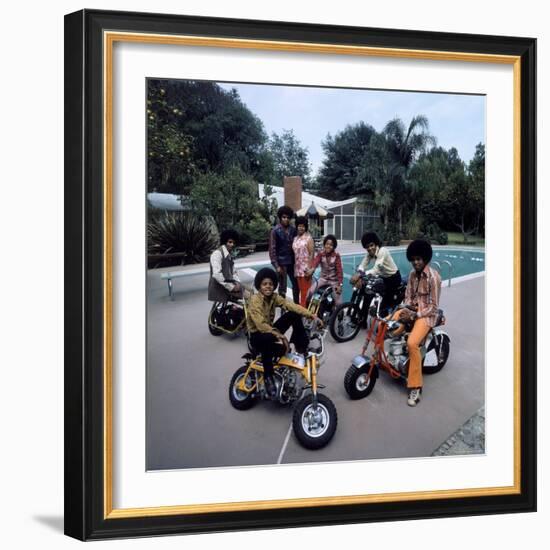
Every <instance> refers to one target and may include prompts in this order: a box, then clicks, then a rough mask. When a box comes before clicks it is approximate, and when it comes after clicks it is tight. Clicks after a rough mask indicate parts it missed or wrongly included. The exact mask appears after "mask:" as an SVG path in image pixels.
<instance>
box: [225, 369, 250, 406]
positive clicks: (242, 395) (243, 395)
mask: <svg viewBox="0 0 550 550" xmlns="http://www.w3.org/2000/svg"><path fill="white" fill-rule="evenodd" d="M247 370H248V367H247V366H246V365H244V366H243V367H240V368H239V369H237V370H236V371H235V374H234V375H233V376H232V377H231V382H230V383H229V401H230V402H231V405H233V407H235V409H237V410H239V411H246V410H247V409H250V407H252V405H254V397H252V393H247V392H244V391H242V390H240V389H239V388H238V387H237V384H239V382H240V381H241V380H242V379H243V378H244V377H245V376H246V371H247ZM253 384H254V382H253V380H252V379H251V376H250V375H248V379H247V380H246V385H247V386H248V387H251V386H252V385H253Z"/></svg>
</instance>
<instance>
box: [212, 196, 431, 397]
mask: <svg viewBox="0 0 550 550" xmlns="http://www.w3.org/2000/svg"><path fill="white" fill-rule="evenodd" d="M277 216H278V219H279V223H278V224H277V225H276V226H275V227H274V228H273V229H272V230H271V234H270V239H269V257H270V260H271V264H272V265H273V269H271V268H269V267H265V268H263V269H260V270H259V271H258V272H257V274H256V276H255V279H254V286H255V288H256V290H257V291H258V292H257V293H256V294H253V295H252V297H251V299H250V301H249V304H248V318H247V329H248V332H249V334H250V341H251V344H252V346H253V347H254V348H255V349H256V350H257V351H258V352H259V353H260V354H261V357H262V364H263V368H264V380H265V386H266V390H267V392H268V393H269V394H270V395H271V396H274V395H275V392H276V387H275V383H274V380H273V359H274V357H278V356H281V355H283V354H284V353H286V352H287V351H288V350H289V341H288V340H287V338H286V336H285V333H286V332H287V331H288V329H289V328H291V327H292V336H291V338H290V342H292V343H293V344H294V347H295V349H296V352H297V353H303V354H305V353H306V352H307V347H308V336H307V332H306V330H305V328H304V325H303V323H302V319H301V318H302V317H306V318H310V319H314V320H315V321H317V322H319V323H320V322H321V321H320V320H319V319H318V318H317V316H316V315H313V314H312V313H311V312H310V311H309V310H308V309H306V304H307V297H308V293H309V292H310V289H311V278H312V274H313V272H314V271H315V269H316V268H317V267H318V266H321V274H320V277H319V281H318V284H319V285H320V286H323V285H330V286H332V287H333V289H334V292H335V299H336V303H340V302H341V299H342V298H341V296H342V288H343V269H342V259H341V257H340V254H339V253H338V252H336V248H337V246H338V241H337V239H336V237H335V236H334V235H327V236H325V237H324V239H323V249H322V250H321V251H320V252H319V253H318V254H316V255H315V253H314V243H313V238H312V237H311V235H310V233H309V231H308V220H307V218H305V217H300V216H299V217H297V218H296V220H295V224H294V225H292V224H291V223H290V222H291V220H292V218H293V217H294V212H293V211H292V209H291V208H290V207H288V206H282V207H281V208H279V210H278V212H277ZM237 242H238V234H237V232H236V231H234V230H232V229H226V230H225V231H223V232H222V233H221V235H220V247H219V248H218V249H216V250H215V251H214V252H213V253H212V255H211V257H210V282H209V286H208V299H209V300H211V301H217V302H225V301H227V300H231V299H238V298H240V297H242V295H243V287H242V285H241V282H240V280H239V277H238V275H237V273H236V271H235V268H234V263H233V255H232V252H233V250H234V248H235V246H236V244H237ZM361 244H362V245H363V248H365V250H366V251H367V254H366V256H365V258H364V259H363V261H362V262H361V264H360V266H359V268H358V271H357V273H356V274H354V275H353V276H352V277H351V279H350V282H351V284H353V285H355V286H360V285H361V284H363V277H364V276H365V275H375V276H379V277H381V278H382V280H383V281H384V286H385V291H384V296H383V302H382V306H384V303H386V304H387V303H388V302H389V301H390V300H391V297H392V296H393V294H394V293H395V291H396V289H397V287H398V286H399V285H400V284H401V273H400V272H399V269H398V268H397V265H396V264H395V262H394V260H393V258H392V256H391V253H390V251H389V250H388V249H387V248H385V247H383V246H382V242H381V241H380V239H379V238H378V236H377V235H376V233H373V232H367V233H365V234H364V235H363V237H362V239H361ZM407 259H408V260H409V262H411V265H412V268H413V269H412V270H411V272H410V274H409V277H408V280H407V289H406V291H405V300H404V306H405V307H403V308H401V309H398V310H396V311H395V312H394V313H393V317H392V318H393V319H399V320H401V321H408V322H409V323H410V324H412V330H411V332H410V334H409V336H408V339H407V346H408V350H409V361H410V363H409V374H408V377H407V386H408V390H409V391H408V398H407V403H408V405H410V406H412V407H414V406H416V404H417V403H418V402H419V400H420V396H421V393H422V386H423V381H422V357H421V353H420V344H421V342H422V341H423V340H424V338H425V337H426V335H427V334H428V332H429V331H430V329H431V328H432V327H434V326H435V324H436V320H437V315H438V308H439V296H440V292H441V277H440V275H439V273H438V272H437V271H436V270H434V269H433V268H431V267H430V265H429V263H430V261H431V259H432V247H431V245H430V244H429V243H428V242H427V241H424V240H420V239H419V240H415V241H413V242H411V243H410V244H409V246H408V248H407ZM287 278H288V279H289V280H290V282H291V285H292V295H293V300H288V299H286V291H287ZM277 290H278V293H277V292H276V291H277ZM277 307H280V308H281V310H283V311H284V312H283V313H282V315H281V316H280V317H279V318H278V319H277V321H275V309H276V308H277Z"/></svg>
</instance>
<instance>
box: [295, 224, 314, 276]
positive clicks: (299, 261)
mask: <svg viewBox="0 0 550 550" xmlns="http://www.w3.org/2000/svg"><path fill="white" fill-rule="evenodd" d="M292 250H294V275H295V276H296V277H305V275H306V270H307V269H309V263H310V261H311V256H312V252H313V239H312V238H311V235H310V234H309V233H307V232H306V233H304V234H303V235H301V236H300V235H298V236H297V237H295V238H294V240H293V241H292ZM310 250H311V252H310Z"/></svg>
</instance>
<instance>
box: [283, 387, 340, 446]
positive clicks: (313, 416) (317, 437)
mask: <svg viewBox="0 0 550 550" xmlns="http://www.w3.org/2000/svg"><path fill="white" fill-rule="evenodd" d="M337 424H338V414H337V413H336V407H335V406H334V403H333V402H332V401H331V400H330V399H329V398H328V397H327V396H326V395H323V394H321V393H318V394H317V404H316V405H314V403H313V395H312V394H310V395H306V396H305V397H303V398H302V399H300V401H298V403H297V404H296V408H295V409H294V414H293V416H292V427H293V429H294V435H295V436H296V439H297V440H298V441H299V443H300V445H302V446H303V447H305V448H306V449H312V450H315V449H321V448H323V447H325V446H326V445H327V444H328V443H329V442H330V440H331V439H332V438H333V437H334V434H335V432H336V426H337Z"/></svg>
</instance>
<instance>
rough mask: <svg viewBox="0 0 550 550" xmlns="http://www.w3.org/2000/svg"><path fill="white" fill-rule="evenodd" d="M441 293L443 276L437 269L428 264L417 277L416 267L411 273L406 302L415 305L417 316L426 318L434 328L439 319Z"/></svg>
mask: <svg viewBox="0 0 550 550" xmlns="http://www.w3.org/2000/svg"><path fill="white" fill-rule="evenodd" d="M440 295H441V277H440V275H439V273H438V272H437V271H436V270H435V269H432V268H431V267H430V266H429V265H427V266H426V267H424V269H423V270H422V271H421V273H420V277H417V275H416V271H415V270H414V269H413V270H412V271H411V272H410V273H409V280H408V282H407V290H406V291H405V304H406V305H408V306H415V307H416V308H417V317H418V318H422V319H425V320H426V323H428V325H429V326H430V327H432V328H433V327H435V323H436V320H437V310H438V309H439V297H440Z"/></svg>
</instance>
